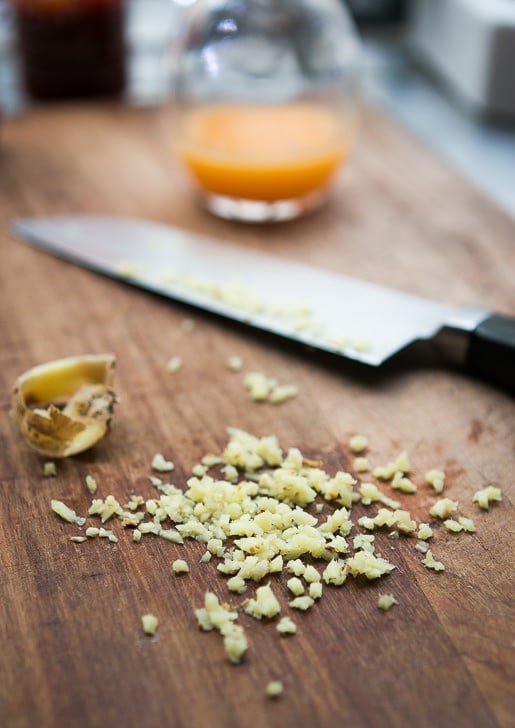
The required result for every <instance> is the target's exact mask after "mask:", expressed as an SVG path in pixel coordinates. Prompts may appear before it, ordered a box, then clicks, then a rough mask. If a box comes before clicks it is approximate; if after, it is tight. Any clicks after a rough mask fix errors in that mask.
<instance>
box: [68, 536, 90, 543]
mask: <svg viewBox="0 0 515 728" xmlns="http://www.w3.org/2000/svg"><path fill="white" fill-rule="evenodd" d="M87 540H88V539H87V538H86V536H70V541H73V542H74V543H84V541H87Z"/></svg>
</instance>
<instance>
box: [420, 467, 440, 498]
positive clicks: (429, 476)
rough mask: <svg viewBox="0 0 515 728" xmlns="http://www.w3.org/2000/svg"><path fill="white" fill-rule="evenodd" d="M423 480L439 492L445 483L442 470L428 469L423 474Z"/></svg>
mask: <svg viewBox="0 0 515 728" xmlns="http://www.w3.org/2000/svg"><path fill="white" fill-rule="evenodd" d="M424 477H425V480H426V483H427V484H428V485H431V486H432V487H433V489H434V491H435V493H441V492H442V491H443V488H444V485H445V473H444V471H443V470H437V469H436V468H433V470H428V471H427V472H426V474H425V476H424Z"/></svg>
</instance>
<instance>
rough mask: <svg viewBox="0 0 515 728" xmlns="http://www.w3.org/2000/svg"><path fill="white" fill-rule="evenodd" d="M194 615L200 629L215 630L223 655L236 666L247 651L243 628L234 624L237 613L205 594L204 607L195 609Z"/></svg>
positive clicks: (214, 596)
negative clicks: (221, 638) (219, 636)
mask: <svg viewBox="0 0 515 728" xmlns="http://www.w3.org/2000/svg"><path fill="white" fill-rule="evenodd" d="M195 615H196V617H197V621H198V624H199V626H200V628H201V629H203V630H205V631H209V630H212V629H217V630H218V631H219V632H220V634H221V635H222V637H223V642H224V649H225V653H226V655H227V657H228V659H229V660H230V662H232V663H234V664H237V663H239V662H241V660H242V659H243V655H244V654H245V652H246V651H247V649H248V643H247V638H246V637H245V633H244V631H243V627H241V626H240V625H237V624H234V622H235V620H237V619H238V613H237V612H231V611H230V609H229V608H228V607H225V606H224V605H222V604H220V602H219V601H218V597H217V596H216V595H215V594H213V592H209V591H208V592H206V594H205V597H204V607H203V608H202V609H196V610H195Z"/></svg>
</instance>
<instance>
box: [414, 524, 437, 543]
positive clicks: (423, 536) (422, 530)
mask: <svg viewBox="0 0 515 728" xmlns="http://www.w3.org/2000/svg"><path fill="white" fill-rule="evenodd" d="M432 535H433V529H432V528H431V526H430V525H429V524H428V523H421V524H420V525H419V527H418V531H417V538H419V539H420V540H421V541H427V539H428V538H431V537H432Z"/></svg>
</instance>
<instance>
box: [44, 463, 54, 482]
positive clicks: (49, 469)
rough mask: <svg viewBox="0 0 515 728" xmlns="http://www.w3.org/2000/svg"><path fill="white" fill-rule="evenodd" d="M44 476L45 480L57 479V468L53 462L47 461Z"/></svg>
mask: <svg viewBox="0 0 515 728" xmlns="http://www.w3.org/2000/svg"><path fill="white" fill-rule="evenodd" d="M43 475H44V476H45V478H55V476H56V475H57V468H56V466H55V463H54V462H53V461H52V460H47V462H46V463H45V464H44V465H43Z"/></svg>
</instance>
